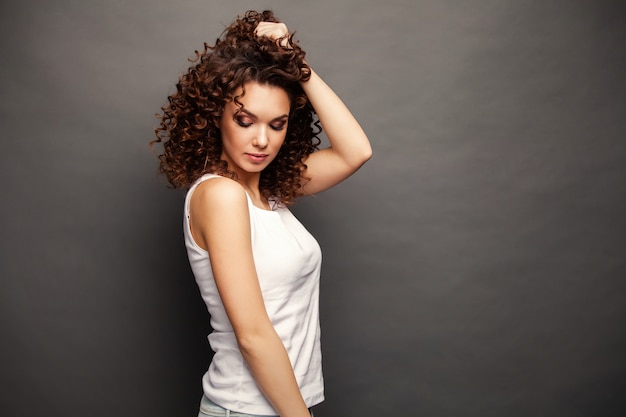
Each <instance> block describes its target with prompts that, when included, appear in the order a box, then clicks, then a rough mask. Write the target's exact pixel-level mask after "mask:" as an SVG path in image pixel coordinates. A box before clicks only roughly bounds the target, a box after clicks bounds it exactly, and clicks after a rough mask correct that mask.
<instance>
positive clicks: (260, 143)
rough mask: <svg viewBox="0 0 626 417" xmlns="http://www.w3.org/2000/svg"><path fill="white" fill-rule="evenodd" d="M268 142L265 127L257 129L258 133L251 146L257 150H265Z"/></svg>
mask: <svg viewBox="0 0 626 417" xmlns="http://www.w3.org/2000/svg"><path fill="white" fill-rule="evenodd" d="M268 142H269V138H268V137H267V128H266V127H265V126H261V127H259V131H258V132H257V134H256V136H255V138H254V142H253V145H254V146H256V147H257V148H261V149H265V148H266V147H267V144H268Z"/></svg>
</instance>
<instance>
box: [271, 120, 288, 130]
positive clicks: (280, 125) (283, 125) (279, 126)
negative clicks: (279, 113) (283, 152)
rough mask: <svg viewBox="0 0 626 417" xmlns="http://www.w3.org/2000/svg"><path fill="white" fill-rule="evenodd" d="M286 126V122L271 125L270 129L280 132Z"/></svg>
mask: <svg viewBox="0 0 626 417" xmlns="http://www.w3.org/2000/svg"><path fill="white" fill-rule="evenodd" d="M286 125H287V123H286V122H281V123H274V124H271V125H270V127H271V128H272V129H274V130H277V131H280V130H283V129H284V128H285V126H286Z"/></svg>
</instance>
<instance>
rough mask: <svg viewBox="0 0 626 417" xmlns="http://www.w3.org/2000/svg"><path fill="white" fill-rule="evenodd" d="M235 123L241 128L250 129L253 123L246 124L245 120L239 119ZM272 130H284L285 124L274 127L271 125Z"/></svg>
mask: <svg viewBox="0 0 626 417" xmlns="http://www.w3.org/2000/svg"><path fill="white" fill-rule="evenodd" d="M235 122H236V123H237V124H238V125H239V126H241V127H250V126H252V123H245V122H244V121H243V120H241V119H239V118H235ZM270 128H271V129H272V130H275V131H277V132H279V131H281V130H283V129H284V128H285V123H282V124H281V125H280V126H274V125H270Z"/></svg>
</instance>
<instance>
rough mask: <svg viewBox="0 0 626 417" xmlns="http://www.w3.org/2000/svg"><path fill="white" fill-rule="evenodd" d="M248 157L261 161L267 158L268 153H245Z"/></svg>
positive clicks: (253, 160)
mask: <svg viewBox="0 0 626 417" xmlns="http://www.w3.org/2000/svg"><path fill="white" fill-rule="evenodd" d="M246 156H247V157H248V159H249V160H250V161H252V162H255V163H261V162H263V161H265V160H266V159H267V157H268V156H269V155H267V154H265V153H246Z"/></svg>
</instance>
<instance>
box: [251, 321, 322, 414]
mask: <svg viewBox="0 0 626 417" xmlns="http://www.w3.org/2000/svg"><path fill="white" fill-rule="evenodd" d="M239 347H240V350H241V353H242V355H243V357H244V359H245V360H246V362H247V364H248V366H249V367H250V370H251V372H252V375H253V376H254V379H255V381H256V383H257V385H258V386H259V388H260V389H261V391H262V392H263V394H264V395H265V397H266V398H267V399H268V400H269V402H270V403H271V404H272V406H273V407H274V408H275V409H276V411H277V412H278V413H279V415H280V416H282V417H300V416H302V417H310V414H309V412H308V409H307V406H306V404H305V403H304V400H303V398H302V394H301V393H300V389H299V387H298V383H297V381H296V378H295V375H294V373H293V368H292V365H291V362H290V360H289V356H288V355H287V351H286V350H285V347H284V345H283V343H282V341H281V340H280V338H279V337H278V335H277V334H276V332H275V331H274V329H273V328H272V329H271V330H270V329H266V330H265V331H263V332H262V333H260V334H258V335H255V336H254V337H247V338H244V337H242V338H240V341H239Z"/></svg>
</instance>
